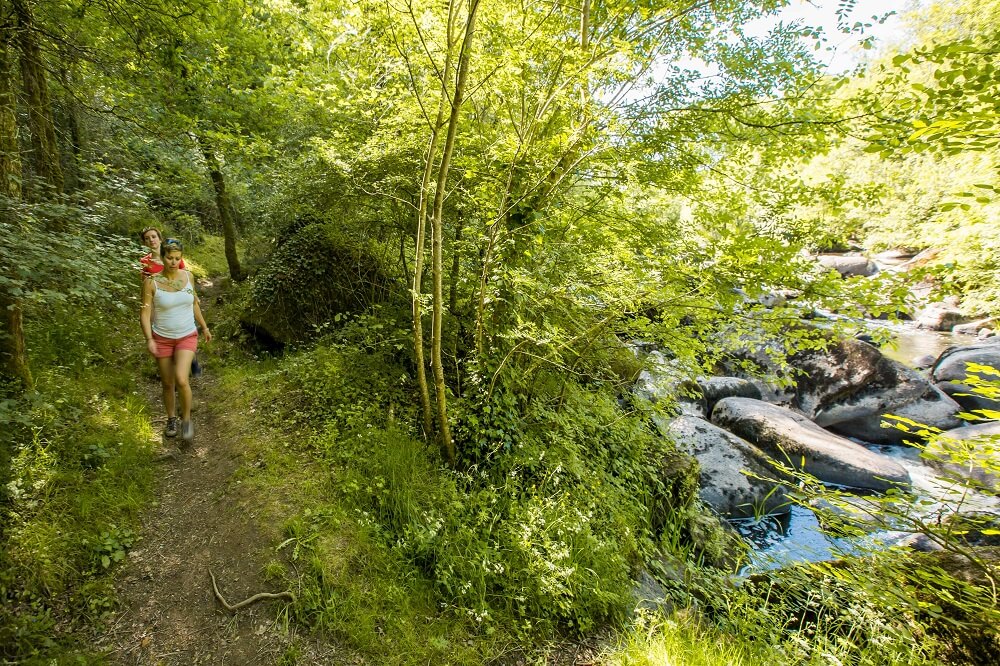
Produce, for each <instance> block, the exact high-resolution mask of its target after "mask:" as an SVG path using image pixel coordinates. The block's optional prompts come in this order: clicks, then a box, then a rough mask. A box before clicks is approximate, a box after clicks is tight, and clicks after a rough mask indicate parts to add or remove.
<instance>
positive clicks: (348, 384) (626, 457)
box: [265, 326, 680, 635]
mask: <svg viewBox="0 0 1000 666" xmlns="http://www.w3.org/2000/svg"><path fill="white" fill-rule="evenodd" d="M355 331H356V332H364V333H365V334H370V333H372V331H371V329H368V328H364V327H363V326H358V327H357V328H356V329H355ZM376 335H378V333H377V332H376ZM385 335H388V337H389V340H391V339H392V333H391V331H390V332H388V333H386V332H384V331H383V332H382V335H381V336H379V337H381V343H380V344H378V345H374V346H373V347H372V348H370V349H371V351H369V352H364V351H358V350H357V349H356V347H355V346H354V345H350V346H329V345H321V346H319V347H317V348H316V349H315V350H313V351H310V352H307V353H306V354H304V355H301V356H299V357H293V358H290V359H288V361H287V362H286V363H283V364H282V366H283V367H282V369H281V370H280V371H279V374H272V375H269V376H268V377H266V378H265V381H275V380H276V379H277V380H278V381H280V382H282V387H281V388H279V390H280V391H281V392H282V393H283V394H284V395H287V396H301V397H302V398H303V399H304V400H301V399H300V400H297V401H293V402H292V403H290V404H291V405H297V407H295V408H294V411H293V412H292V413H291V420H292V421H293V422H295V421H300V422H304V423H308V424H312V427H314V428H315V427H317V424H319V423H325V425H324V426H321V427H319V429H318V432H317V433H316V434H315V435H314V436H313V437H312V438H311V440H310V447H312V448H313V449H314V450H316V452H317V454H319V455H321V456H322V459H323V460H324V461H325V463H326V464H327V465H329V466H330V470H331V473H332V474H334V475H335V476H336V478H337V479H338V483H337V493H338V496H339V497H341V500H340V502H341V504H342V505H343V506H346V507H353V509H352V510H353V511H356V512H357V513H356V514H354V515H353V516H352V519H353V520H356V521H357V522H358V523H359V524H361V525H363V526H365V528H366V532H367V533H368V534H369V535H370V538H376V539H378V541H379V542H381V543H385V544H386V545H387V546H388V547H389V548H390V551H391V553H392V554H393V555H392V556H393V557H395V558H402V560H403V561H406V562H409V563H410V564H411V566H414V567H416V571H419V572H420V575H421V578H422V579H424V580H426V581H427V582H428V584H430V585H432V586H433V589H434V590H435V595H436V597H437V598H438V599H440V602H441V603H443V604H444V605H445V607H446V608H448V609H450V612H452V613H455V614H456V615H457V616H458V617H461V618H463V620H464V621H466V622H470V623H471V624H472V626H478V627H480V630H484V631H486V632H487V633H492V632H494V631H498V630H499V631H511V630H516V631H518V632H523V633H525V634H529V635H534V634H536V633H538V632H541V633H543V634H546V633H549V632H551V631H552V630H553V629H555V628H557V627H558V628H563V629H571V630H573V631H578V632H585V631H589V630H591V629H593V628H594V627H595V626H596V623H600V622H605V621H607V620H609V619H615V618H617V619H621V618H623V617H624V613H625V610H626V609H627V607H628V603H629V600H630V589H631V571H632V568H633V567H634V566H636V565H637V564H638V563H639V562H640V561H641V559H642V558H643V557H644V555H645V554H646V553H647V552H652V550H651V549H652V548H653V547H654V543H653V541H654V539H655V536H654V533H653V530H652V517H651V512H652V508H653V505H654V503H655V502H654V496H655V493H656V492H657V489H658V487H659V486H658V484H660V483H666V481H665V480H663V481H661V480H659V479H657V478H656V476H655V475H656V474H657V473H660V472H662V473H669V470H661V469H659V468H658V467H656V465H654V460H655V459H656V456H657V453H656V451H657V450H658V447H665V446H666V444H665V443H664V442H663V441H661V440H657V439H655V438H653V437H652V436H651V435H650V434H649V433H648V431H646V430H645V428H644V427H643V426H642V422H641V418H636V417H635V416H632V417H630V416H627V415H622V414H621V413H620V412H619V408H618V406H617V403H616V401H615V399H614V394H613V393H611V394H608V393H602V392H595V391H593V390H584V389H581V388H579V387H574V386H569V387H566V388H565V393H564V394H563V397H562V402H563V407H562V408H561V409H557V408H556V407H555V402H554V399H555V398H557V397H558V395H557V394H552V395H551V397H550V398H545V397H543V396H541V395H540V396H538V397H537V399H536V401H535V405H536V407H534V409H533V410H532V412H531V413H530V414H528V415H526V418H524V419H523V420H519V424H520V431H519V432H517V433H509V434H510V436H511V439H510V440H509V444H508V445H507V446H506V447H504V445H503V444H501V449H498V450H492V451H488V450H487V451H483V454H482V455H483V456H484V459H483V461H482V463H481V464H476V465H471V466H469V467H468V468H467V470H466V471H464V472H448V471H445V470H443V469H440V468H438V467H437V464H436V462H435V456H434V455H433V454H432V453H431V452H430V451H428V449H427V448H426V447H425V446H424V445H422V444H421V443H419V442H418V441H417V440H415V439H414V438H413V435H412V434H411V433H409V432H408V431H407V428H408V426H407V425H406V423H408V422H410V421H403V420H401V421H399V422H397V425H392V424H391V423H390V424H389V425H380V424H384V415H385V414H386V413H389V414H391V415H393V416H394V417H398V416H401V415H402V414H401V413H400V412H399V411H398V408H396V407H395V405H400V404H402V405H406V404H407V403H408V402H410V403H411V404H412V402H411V401H408V400H406V397H407V395H412V393H411V391H412V385H411V384H409V382H404V383H403V384H400V383H399V380H398V379H397V378H399V377H401V376H402V377H405V375H404V374H403V373H402V372H401V370H400V369H398V366H397V369H396V370H395V371H393V369H392V368H393V366H392V365H391V364H390V365H386V364H385V360H386V351H385V350H386V349H389V348H390V346H389V345H387V344H385V337H382V336H385ZM380 349H381V350H383V351H381V355H382V360H381V361H380V360H375V361H374V362H372V361H371V360H370V359H369V358H368V356H369V354H371V353H374V354H376V355H377V354H379V353H380V352H379V350H380ZM360 375H363V376H364V377H365V384H364V386H365V387H366V391H365V396H364V397H361V396H354V395H352V393H350V391H353V390H356V389H355V388H353V386H356V384H354V382H355V381H356V379H355V377H357V376H360ZM550 400H551V401H552V402H550ZM411 409H412V408H411ZM300 410H301V411H300ZM411 415H412V412H411ZM480 416H482V413H480V414H479V415H478V416H474V415H472V414H470V415H469V416H468V422H467V424H466V426H465V427H467V428H470V429H471V430H472V431H473V432H476V431H479V429H480V428H481V427H482V426H481V425H479V424H478V423H477V420H476V419H477V418H479V417H480ZM492 441H497V440H495V439H491V442H492ZM500 441H501V442H502V441H503V440H502V438H501V439H500ZM678 515H680V514H678ZM666 519H667V520H668V521H670V520H673V518H671V516H670V515H669V514H668V515H667V516H666ZM319 538H322V532H321V533H320V536H319Z"/></svg>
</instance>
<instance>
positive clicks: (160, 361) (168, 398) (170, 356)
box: [139, 238, 212, 443]
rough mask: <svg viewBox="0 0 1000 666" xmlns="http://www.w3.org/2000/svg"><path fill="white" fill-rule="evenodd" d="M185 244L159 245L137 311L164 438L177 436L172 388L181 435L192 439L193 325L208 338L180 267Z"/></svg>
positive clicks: (188, 275)
mask: <svg viewBox="0 0 1000 666" xmlns="http://www.w3.org/2000/svg"><path fill="white" fill-rule="evenodd" d="M183 251H184V248H183V247H182V246H181V243H180V241H177V240H175V239H173V238H168V239H167V240H165V241H164V242H163V244H162V245H161V246H160V257H161V259H162V261H163V271H161V272H160V273H158V274H156V275H152V276H150V277H147V278H146V280H145V281H144V282H143V285H142V313H141V314H140V316H139V321H140V323H141V324H142V332H143V335H145V336H146V348H147V349H148V350H149V353H150V354H152V355H153V356H154V357H155V358H156V363H157V365H158V366H159V369H160V383H161V384H162V388H163V407H164V409H166V412H167V429H166V432H165V433H164V434H165V435H166V436H167V437H174V436H176V435H177V405H176V402H175V400H174V388H176V389H177V393H178V394H179V395H180V403H181V405H180V407H181V416H180V419H181V424H180V431H181V438H182V439H183V440H184V441H185V442H187V443H190V442H191V440H192V439H193V438H194V426H193V425H192V423H191V383H190V376H191V361H192V360H193V359H194V353H195V351H196V350H197V348H198V328H199V327H200V328H201V330H202V332H203V333H204V334H205V342H210V341H211V340H212V332H211V331H209V330H208V325H207V324H206V323H205V318H204V317H203V316H202V314H201V308H200V307H199V305H198V295H197V294H196V293H195V290H194V280H193V279H192V277H191V273H189V272H188V271H184V270H181V269H180V264H181V262H182V261H183V254H184V252H183Z"/></svg>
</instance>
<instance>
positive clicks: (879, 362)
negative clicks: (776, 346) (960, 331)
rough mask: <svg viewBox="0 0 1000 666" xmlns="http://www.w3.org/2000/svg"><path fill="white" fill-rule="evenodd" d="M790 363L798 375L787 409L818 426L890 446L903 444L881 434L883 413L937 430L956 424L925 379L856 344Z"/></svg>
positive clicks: (950, 408)
mask: <svg viewBox="0 0 1000 666" xmlns="http://www.w3.org/2000/svg"><path fill="white" fill-rule="evenodd" d="M790 363H791V364H792V365H793V366H794V367H795V368H796V369H798V370H799V371H800V376H799V378H798V380H797V385H796V393H795V399H794V400H793V401H792V406H793V407H796V408H797V409H799V410H801V411H802V413H803V414H805V415H806V416H808V417H810V418H811V419H812V420H814V421H815V422H816V423H817V424H818V425H820V426H823V427H832V426H837V427H838V428H841V429H842V430H845V431H846V432H848V433H849V434H850V435H851V436H855V437H858V438H859V439H866V440H867V441H874V442H885V443H889V442H901V441H903V436H904V433H903V432H902V431H899V430H895V429H893V430H888V429H882V428H881V427H880V423H881V421H882V416H883V415H884V414H897V415H901V416H902V415H906V416H909V417H911V418H913V417H914V416H918V417H919V419H915V420H920V421H921V423H924V424H926V425H930V426H934V427H936V428H939V429H941V430H947V429H949V428H954V427H956V426H957V425H958V424H959V423H960V422H959V421H958V420H957V419H956V417H955V414H957V413H958V412H959V411H960V407H959V406H958V405H957V404H956V403H955V402H954V401H952V400H951V399H950V398H948V396H947V395H945V394H944V393H943V392H941V391H939V390H938V389H937V388H935V387H934V385H933V384H931V383H930V381H928V380H927V378H926V377H924V376H923V375H921V374H920V373H919V372H917V371H916V370H914V369H912V368H908V367H907V366H906V365H904V364H902V363H899V362H898V361H894V360H892V359H890V358H888V357H887V356H885V355H884V354H882V352H880V351H879V350H878V349H876V348H875V347H872V346H871V345H868V344H865V343H864V342H861V341H859V340H853V339H843V340H839V341H836V342H834V343H832V344H831V345H830V346H829V347H828V349H827V350H826V351H809V352H803V353H800V354H796V355H795V356H793V357H792V358H791V359H790ZM840 424H850V425H844V426H841V425H840ZM862 431H863V432H864V433H866V434H868V435H870V436H872V437H873V439H867V438H866V437H862V436H861V434H860V432H862Z"/></svg>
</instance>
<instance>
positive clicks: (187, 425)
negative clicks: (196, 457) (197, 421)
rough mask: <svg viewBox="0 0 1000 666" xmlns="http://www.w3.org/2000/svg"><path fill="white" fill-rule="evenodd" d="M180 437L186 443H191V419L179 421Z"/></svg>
mask: <svg viewBox="0 0 1000 666" xmlns="http://www.w3.org/2000/svg"><path fill="white" fill-rule="evenodd" d="M181 439H183V440H184V441H185V442H187V443H189V444H190V443H191V440H192V439H194V423H192V422H191V421H184V422H182V423H181Z"/></svg>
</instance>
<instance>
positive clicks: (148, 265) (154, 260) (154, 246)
mask: <svg viewBox="0 0 1000 666" xmlns="http://www.w3.org/2000/svg"><path fill="white" fill-rule="evenodd" d="M140 238H142V244H143V245H145V246H146V247H148V248H149V250H150V252H149V254H147V255H146V256H145V257H143V258H142V259H140V260H139V263H140V264H141V265H142V279H143V280H145V279H146V278H148V277H152V276H153V275H156V274H157V273H159V272H160V271H162V270H163V262H162V261H160V245H162V244H163V234H161V233H160V230H159V229H157V228H156V227H146V228H145V229H143V230H142V233H141V234H140ZM178 268H179V269H181V270H182V271H183V270H185V269H186V268H187V267H186V266H185V265H184V260H183V259H181V263H180V266H178Z"/></svg>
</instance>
